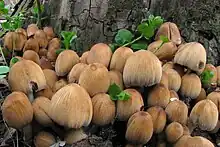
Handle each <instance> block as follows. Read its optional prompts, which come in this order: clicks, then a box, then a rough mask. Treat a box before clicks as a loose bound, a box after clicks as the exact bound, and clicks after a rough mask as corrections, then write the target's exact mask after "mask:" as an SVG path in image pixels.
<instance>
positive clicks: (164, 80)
mask: <svg viewBox="0 0 220 147" xmlns="http://www.w3.org/2000/svg"><path fill="white" fill-rule="evenodd" d="M160 84H163V85H164V86H165V87H167V88H169V79H168V75H167V73H166V72H165V71H162V77H161V80H160Z"/></svg>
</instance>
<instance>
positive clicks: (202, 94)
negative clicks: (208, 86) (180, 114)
mask: <svg viewBox="0 0 220 147" xmlns="http://www.w3.org/2000/svg"><path fill="white" fill-rule="evenodd" d="M204 99H206V91H205V89H204V88H201V91H200V93H199V95H198V96H197V98H196V99H195V102H196V103H197V102H199V101H201V100H204Z"/></svg>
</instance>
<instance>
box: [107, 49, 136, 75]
mask: <svg viewBox="0 0 220 147" xmlns="http://www.w3.org/2000/svg"><path fill="white" fill-rule="evenodd" d="M132 54H133V50H132V49H130V48H128V47H120V48H118V49H116V50H115V52H114V53H113V55H112V58H111V62H110V70H117V71H119V72H121V73H122V72H123V70H124V66H125V63H126V61H127V59H128V57H130V56H131V55H132Z"/></svg>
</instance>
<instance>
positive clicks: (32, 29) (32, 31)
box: [27, 24, 38, 37]
mask: <svg viewBox="0 0 220 147" xmlns="http://www.w3.org/2000/svg"><path fill="white" fill-rule="evenodd" d="M37 30H38V26H37V25H36V24H29V25H28V27H27V36H28V37H31V36H34V34H35V33H36V32H37Z"/></svg>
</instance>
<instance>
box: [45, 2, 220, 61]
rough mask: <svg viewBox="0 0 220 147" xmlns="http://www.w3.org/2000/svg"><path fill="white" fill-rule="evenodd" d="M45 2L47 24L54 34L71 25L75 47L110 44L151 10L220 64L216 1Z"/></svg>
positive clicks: (219, 5)
mask: <svg viewBox="0 0 220 147" xmlns="http://www.w3.org/2000/svg"><path fill="white" fill-rule="evenodd" d="M47 5H48V8H47V11H48V12H47V14H51V19H50V20H49V21H47V25H51V26H53V27H54V28H55V30H56V32H57V33H58V32H59V31H60V30H64V29H65V30H71V29H73V28H74V27H75V28H76V29H77V31H78V40H77V44H76V46H75V48H76V49H78V50H88V49H89V48H90V47H91V46H92V45H93V44H94V43H98V42H106V43H110V42H111V41H112V39H113V36H114V35H115V33H116V32H117V30H119V29H121V28H128V29H131V30H135V28H136V26H137V24H138V23H140V21H141V20H142V19H143V18H144V17H145V14H146V13H147V12H151V13H152V14H154V15H161V16H162V17H163V18H165V20H166V21H172V22H174V23H176V24H177V25H178V26H179V28H180V30H181V35H182V37H183V38H184V40H185V41H186V42H190V41H198V42H200V43H202V44H203V45H204V46H205V48H206V50H207V55H208V62H209V63H212V64H214V65H218V64H219V63H220V58H219V56H220V21H219V20H220V9H219V7H220V1H219V0H212V1H208V0H184V1H179V0H49V1H48V2H47ZM52 15H53V16H52ZM54 15H55V16H54Z"/></svg>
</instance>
